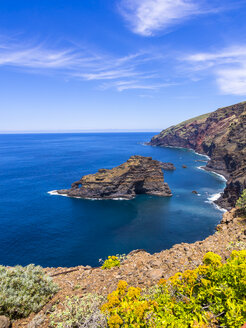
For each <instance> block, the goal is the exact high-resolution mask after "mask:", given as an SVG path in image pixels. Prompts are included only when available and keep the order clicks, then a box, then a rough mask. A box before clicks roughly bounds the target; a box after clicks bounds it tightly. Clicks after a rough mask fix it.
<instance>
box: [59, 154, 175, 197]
mask: <svg viewBox="0 0 246 328" xmlns="http://www.w3.org/2000/svg"><path fill="white" fill-rule="evenodd" d="M161 165H162V164H161V163H160V162H159V161H155V160H153V159H152V158H151V157H143V156H131V157H130V158H129V159H128V161H126V162H125V163H123V164H121V165H119V166H117V167H115V168H113V169H110V170H109V169H100V170H99V171H98V172H97V173H95V174H89V175H85V176H83V177H82V178H81V179H80V180H79V181H76V182H74V183H73V184H72V186H71V189H63V190H57V192H58V193H59V194H66V195H68V196H70V197H81V198H95V199H96V198H98V199H102V198H103V199H113V198H125V199H131V198H134V197H135V196H136V195H137V194H148V195H156V196H171V195H172V194H171V190H170V188H169V186H168V184H167V183H165V182H164V177H163V172H162V167H161Z"/></svg>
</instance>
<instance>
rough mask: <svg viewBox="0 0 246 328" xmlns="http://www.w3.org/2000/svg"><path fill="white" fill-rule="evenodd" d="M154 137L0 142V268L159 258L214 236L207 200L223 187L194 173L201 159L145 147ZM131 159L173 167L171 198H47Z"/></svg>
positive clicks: (36, 137)
mask: <svg viewBox="0 0 246 328" xmlns="http://www.w3.org/2000/svg"><path fill="white" fill-rule="evenodd" d="M154 134H156V133H155V132H153V133H80V134H79V133H78V134H22V135H0V186H1V198H0V222H1V231H0V247H1V252H0V264H2V265H16V264H21V265H27V264H29V263H35V264H39V265H42V266H44V267H46V266H68V267H69V266H76V265H92V266H97V265H99V263H98V259H100V258H103V259H104V258H105V257H107V256H108V255H113V254H122V253H128V252H130V251H132V250H134V249H145V250H146V251H149V252H151V253H153V252H158V251H161V250H163V249H166V248H170V247H171V246H172V245H174V244H176V243H180V242H195V241H196V240H202V239H204V238H206V237H207V236H208V235H210V234H212V233H213V232H214V231H215V227H216V225H217V224H218V222H219V221H220V220H221V218H222V211H220V210H219V209H218V208H217V207H216V206H214V205H213V203H212V202H211V200H212V199H213V196H214V195H216V194H218V193H219V192H221V191H222V190H223V189H224V187H225V181H224V180H223V179H222V178H221V177H219V176H217V175H216V174H213V173H211V172H206V171H204V170H201V169H199V167H200V166H201V165H203V164H204V165H205V164H206V160H207V158H206V157H205V156H202V155H199V154H196V153H194V152H192V151H190V150H187V149H176V148H161V147H151V146H144V143H145V142H147V141H149V140H150V139H151V137H152V136H153V135H154ZM131 155H142V156H151V157H152V158H153V159H157V160H159V161H163V162H172V163H174V165H175V166H176V170H175V171H173V172H172V171H170V172H169V171H165V172H164V179H165V181H166V182H167V183H168V184H169V186H170V188H171V190H172V193H173V196H172V197H171V198H169V197H168V198H162V197H154V196H147V195H139V196H137V197H136V198H135V199H132V200H85V199H73V198H68V197H61V196H56V195H50V194H49V193H48V192H49V191H51V190H54V189H62V188H68V187H70V184H71V182H73V181H76V180H78V179H80V178H81V176H82V175H85V174H89V173H95V172H96V171H97V170H98V169H100V168H112V167H114V166H117V165H119V164H121V163H123V162H125V161H126V160H127V159H128V158H129V157H130V156H131ZM201 161H204V163H203V162H201ZM182 165H186V166H187V168H186V169H184V168H182ZM193 190H196V191H197V192H198V195H196V194H193V193H192V191H193Z"/></svg>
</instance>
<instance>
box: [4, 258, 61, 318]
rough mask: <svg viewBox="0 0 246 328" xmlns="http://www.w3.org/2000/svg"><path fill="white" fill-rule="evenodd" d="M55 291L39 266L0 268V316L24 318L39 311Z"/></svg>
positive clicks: (55, 288) (54, 287)
mask: <svg viewBox="0 0 246 328" xmlns="http://www.w3.org/2000/svg"><path fill="white" fill-rule="evenodd" d="M57 290H58V288H57V286H56V285H55V284H54V283H53V282H52V280H51V278H50V277H48V276H46V275H45V274H44V271H43V269H42V268H41V267H40V266H34V265H33V264H30V265H28V266H26V267H22V266H16V267H13V268H7V267H4V266H0V315H6V316H8V317H9V318H11V319H18V318H22V317H26V316H28V315H29V314H30V313H31V312H37V311H39V310H40V309H41V308H42V307H43V306H44V305H45V304H46V303H47V302H48V300H49V299H50V298H51V297H52V296H53V295H54V294H55V293H56V292H57Z"/></svg>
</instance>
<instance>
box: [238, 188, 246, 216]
mask: <svg viewBox="0 0 246 328" xmlns="http://www.w3.org/2000/svg"><path fill="white" fill-rule="evenodd" d="M236 205H237V206H238V208H239V209H240V210H242V212H243V213H244V214H246V189H244V191H243V193H242V195H241V196H240V197H239V199H238V200H237V204H236Z"/></svg>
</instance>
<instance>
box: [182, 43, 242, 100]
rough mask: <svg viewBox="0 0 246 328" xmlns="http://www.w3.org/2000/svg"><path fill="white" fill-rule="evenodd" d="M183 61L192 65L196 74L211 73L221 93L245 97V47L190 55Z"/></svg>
mask: <svg viewBox="0 0 246 328" xmlns="http://www.w3.org/2000/svg"><path fill="white" fill-rule="evenodd" d="M185 60H186V61H188V62H189V63H190V64H192V69H193V70H194V71H196V72H199V71H202V72H203V74H204V73H205V74H211V73H212V74H213V75H214V76H215V80H216V82H217V85H218V87H219V89H220V91H221V92H222V93H224V94H230V95H243V96H245V95H246V46H234V47H229V48H225V49H222V50H221V51H216V52H208V53H206V52H204V53H197V54H192V55H189V56H187V57H186V58H185Z"/></svg>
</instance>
